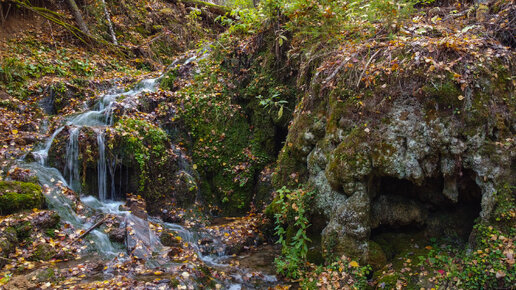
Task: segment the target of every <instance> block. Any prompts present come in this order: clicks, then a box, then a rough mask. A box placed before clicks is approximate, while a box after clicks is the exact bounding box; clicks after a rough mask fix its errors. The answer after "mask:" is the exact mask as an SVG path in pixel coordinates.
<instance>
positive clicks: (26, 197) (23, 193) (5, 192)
mask: <svg viewBox="0 0 516 290" xmlns="http://www.w3.org/2000/svg"><path fill="white" fill-rule="evenodd" d="M45 206H46V203H45V197H44V196H43V192H42V189H41V186H39V185H37V184H34V183H28V182H19V181H0V214H1V215H7V214H12V213H15V212H19V211H22V210H28V209H33V208H39V209H41V208H45Z"/></svg>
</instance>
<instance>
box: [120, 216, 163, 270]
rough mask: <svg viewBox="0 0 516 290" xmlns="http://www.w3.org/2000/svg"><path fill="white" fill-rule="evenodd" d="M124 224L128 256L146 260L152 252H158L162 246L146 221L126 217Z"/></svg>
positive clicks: (135, 217) (134, 217)
mask: <svg viewBox="0 0 516 290" xmlns="http://www.w3.org/2000/svg"><path fill="white" fill-rule="evenodd" d="M125 223H126V232H127V236H126V246H127V251H128V253H129V254H130V255H132V256H134V257H136V258H138V259H142V260H148V259H150V258H151V257H152V253H153V252H158V251H159V250H160V249H161V248H162V245H161V243H160V242H159V239H158V238H157V236H156V234H155V233H154V231H152V230H151V228H150V224H149V222H148V221H146V220H143V219H141V218H139V217H137V216H134V215H128V216H127V217H126V220H125Z"/></svg>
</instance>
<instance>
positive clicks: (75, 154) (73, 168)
mask: <svg viewBox="0 0 516 290" xmlns="http://www.w3.org/2000/svg"><path fill="white" fill-rule="evenodd" d="M79 131H80V128H79V127H71V128H70V130H69V133H70V135H69V136H70V137H69V139H68V145H67V146H66V165H65V176H67V177H68V185H69V186H70V187H71V188H72V189H73V190H75V191H80V189H81V185H80V180H79V179H80V177H79Z"/></svg>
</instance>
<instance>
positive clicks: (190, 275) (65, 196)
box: [12, 59, 281, 289]
mask: <svg viewBox="0 0 516 290" xmlns="http://www.w3.org/2000/svg"><path fill="white" fill-rule="evenodd" d="M190 61H191V59H189V60H187V61H186V62H185V63H188V62H190ZM159 80H160V77H158V78H151V79H145V80H143V81H141V82H139V83H138V84H137V85H135V86H134V87H133V88H132V89H129V90H126V89H124V88H120V87H115V88H113V89H111V90H109V91H108V92H107V93H105V94H104V95H102V96H100V97H99V100H98V102H97V103H96V104H95V105H94V106H93V107H91V108H88V109H86V110H85V111H84V112H82V113H79V114H76V115H72V116H70V117H68V118H67V119H66V120H65V123H64V124H63V125H62V126H60V127H58V128H57V129H55V130H54V131H53V132H52V134H50V137H49V138H48V139H47V140H46V141H45V142H44V144H42V145H41V147H40V148H39V150H36V151H34V152H32V153H31V157H32V160H33V161H32V162H29V159H28V158H26V160H20V161H18V166H19V167H20V168H24V169H28V170H30V171H31V172H34V173H35V174H36V176H37V177H38V180H39V182H40V184H41V185H42V187H43V189H44V194H45V197H46V200H47V205H48V207H49V209H51V210H53V211H55V212H57V213H58V214H59V216H60V218H61V223H62V224H64V225H65V226H64V227H65V228H66V229H67V232H68V234H69V236H68V237H67V238H68V239H72V238H73V239H75V240H73V242H70V243H68V244H67V246H70V247H76V248H77V249H75V251H76V254H77V256H76V257H75V258H74V259H66V258H64V259H60V260H58V261H53V262H51V263H50V264H44V266H43V267H42V268H43V269H52V270H51V271H52V273H54V274H56V273H57V276H58V277H60V278H59V279H55V280H53V282H52V283H51V284H50V285H49V284H48V283H50V282H46V283H44V284H42V285H43V287H41V288H91V287H106V288H135V289H168V288H178V289H211V288H215V289H267V288H269V287H273V286H275V285H280V284H281V282H280V281H279V280H278V278H277V277H276V276H275V275H274V274H275V273H274V263H273V262H274V257H275V256H276V255H277V254H278V253H279V249H278V247H277V246H274V245H269V244H267V243H266V241H265V240H264V239H263V238H261V239H254V238H253V237H256V235H257V234H258V233H257V230H256V228H246V224H247V223H249V224H252V223H253V222H254V223H256V222H259V221H260V220H261V217H258V216H252V215H251V216H249V217H243V218H231V219H219V220H218V222H217V223H214V224H213V225H211V226H210V225H209V224H207V223H199V224H200V226H199V225H196V224H195V221H193V222H188V223H183V224H179V223H173V222H164V221H163V220H162V219H161V218H160V217H151V216H148V215H147V213H146V209H145V203H144V201H141V204H138V202H140V201H138V202H136V203H131V204H129V202H126V200H125V199H126V198H127V197H128V196H127V195H126V194H124V193H122V192H120V191H121V188H122V187H123V186H122V183H123V181H122V177H120V178H118V179H119V180H120V181H119V182H120V185H118V184H115V183H116V182H117V181H116V180H117V178H116V177H117V176H116V175H115V174H116V169H113V166H116V165H113V162H110V161H109V158H108V156H106V139H105V138H106V129H109V128H110V127H111V126H113V119H114V118H113V108H114V106H115V104H116V102H117V100H119V99H124V102H127V101H128V100H129V101H131V99H135V100H136V99H137V98H138V97H139V96H140V95H141V94H145V93H149V92H153V91H155V90H156V89H157V88H158V85H159ZM83 129H88V130H89V131H90V132H94V133H95V134H96V137H95V138H96V142H97V146H98V159H97V161H96V162H97V172H96V174H97V176H96V179H97V182H96V184H95V185H96V186H97V190H96V192H97V193H98V194H97V196H91V195H80V197H78V195H77V193H79V194H80V193H81V175H80V173H79V172H80V170H81V168H80V166H81V164H80V162H79V155H80V152H79V144H80V142H81V141H80V138H79V135H80V131H81V130H83ZM63 131H68V141H67V144H66V156H64V160H65V164H64V170H62V172H61V171H60V170H58V169H56V168H53V167H51V166H49V164H48V156H49V150H50V149H51V147H52V145H53V143H54V142H55V140H54V139H55V138H56V136H58V135H59V134H60V133H61V132H63ZM180 157H181V156H180ZM181 162H182V163H183V164H185V163H187V162H186V161H185V160H181ZM183 167H185V168H184V170H185V172H186V173H188V174H192V175H193V174H194V173H193V172H187V171H188V170H187V166H186V165H183ZM190 167H191V166H190ZM189 170H190V171H191V169H189ZM246 218H247V219H246ZM99 221H101V222H100V224H101V225H100V226H98V227H95V226H94V225H96V224H97V223H99ZM234 229H238V230H234ZM248 233H249V234H248ZM251 233H252V234H251ZM242 235H249V236H250V237H248V238H247V239H244V240H245V241H246V242H245V243H242V244H238V247H234V248H230V247H229V246H228V245H231V243H228V241H230V240H239V239H241V238H242ZM253 235H254V236H253ZM72 243H73V245H72ZM41 271H43V270H41V269H37V268H36V271H35V272H36V274H34V275H36V276H38V275H40V272H41ZM44 271H50V270H44ZM54 274H53V275H54ZM24 275H25V276H26V277H27V279H28V280H36V279H35V278H30V277H32V276H31V272H27V271H26V272H25V273H24ZM36 276H34V277H36ZM38 277H39V276H38ZM15 282H16V281H15ZM20 283H21V282H20ZM12 285H15V286H12V287H15V288H16V285H18V287H23V286H22V285H23V283H22V284H12ZM36 288H38V287H36Z"/></svg>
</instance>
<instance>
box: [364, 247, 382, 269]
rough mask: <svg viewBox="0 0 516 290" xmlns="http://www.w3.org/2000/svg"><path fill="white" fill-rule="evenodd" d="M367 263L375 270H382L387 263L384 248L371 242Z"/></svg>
mask: <svg viewBox="0 0 516 290" xmlns="http://www.w3.org/2000/svg"><path fill="white" fill-rule="evenodd" d="M367 263H368V264H369V265H371V267H373V269H381V268H382V267H383V266H384V265H385V264H386V263H387V257H386V256H385V253H384V252H383V250H382V247H380V245H378V244H377V243H375V242H373V241H369V250H368V252H367Z"/></svg>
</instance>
